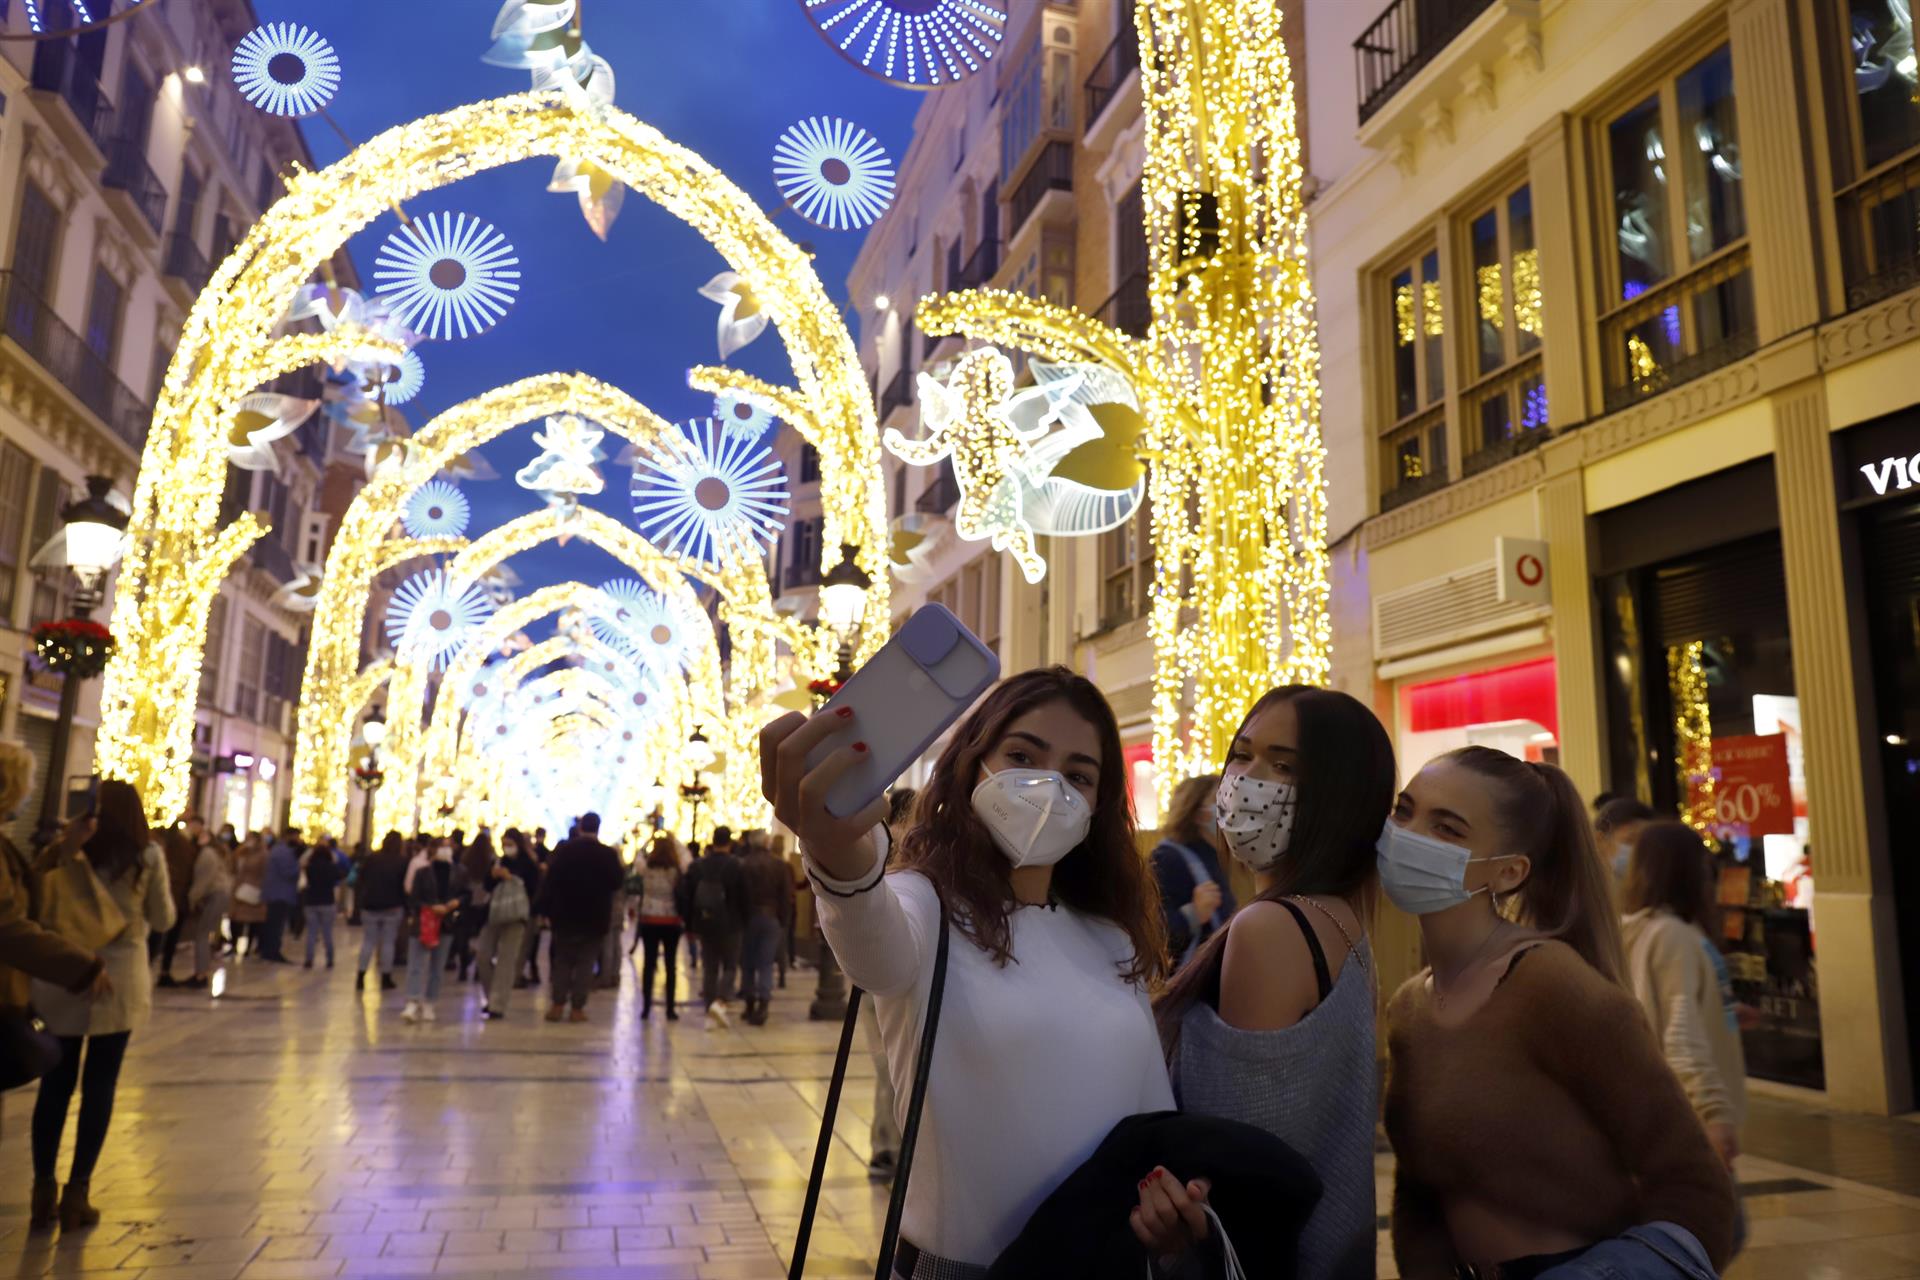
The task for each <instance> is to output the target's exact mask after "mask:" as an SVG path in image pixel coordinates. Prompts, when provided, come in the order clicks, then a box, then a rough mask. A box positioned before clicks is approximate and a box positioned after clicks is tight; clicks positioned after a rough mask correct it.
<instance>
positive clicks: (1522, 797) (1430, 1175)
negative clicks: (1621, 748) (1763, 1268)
mask: <svg viewBox="0 0 1920 1280" xmlns="http://www.w3.org/2000/svg"><path fill="white" fill-rule="evenodd" d="M1380 881H1381V887H1382V889H1384V890H1385V892H1386V895H1387V897H1388V898H1389V899H1390V900H1391V901H1392V902H1393V904H1394V905H1395V906H1397V907H1399V908H1400V909H1401V910H1403V911H1407V912H1410V913H1412V914H1414V915H1417V916H1419V917H1420V934H1421V938H1422V940H1423V941H1424V943H1425V948H1426V954H1427V958H1428V960H1429V962H1430V964H1431V967H1430V968H1429V969H1428V970H1426V971H1425V972H1423V973H1419V974H1416V975H1415V976H1414V977H1413V978H1411V979H1409V980H1408V981H1407V983H1406V984H1405V985H1404V986H1402V987H1401V988H1400V990H1399V991H1398V992H1397V993H1396V994H1395V995H1394V997H1393V999H1392V1000H1391V1001H1390V1002H1389V1004H1388V1007H1387V1026H1388V1037H1389V1039H1388V1043H1389V1049H1390V1063H1389V1068H1388V1084H1387V1106H1386V1120H1387V1133H1388V1136H1389V1137H1391V1138H1392V1140H1393V1148H1394V1152H1395V1155H1396V1156H1397V1157H1398V1162H1397V1171H1396V1174H1395V1182H1394V1198H1393V1249H1394V1255H1395V1257H1396V1258H1397V1259H1398V1261H1399V1264H1400V1274H1401V1275H1402V1276H1405V1277H1407V1280H1426V1278H1427V1277H1452V1276H1454V1275H1456V1274H1457V1273H1458V1271H1459V1269H1461V1268H1463V1267H1477V1268H1481V1269H1482V1270H1483V1271H1484V1272H1488V1273H1491V1274H1497V1275H1499V1276H1501V1277H1502V1278H1503V1280H1513V1278H1515V1277H1521V1278H1531V1277H1536V1276H1538V1277H1541V1278H1542V1280H1562V1278H1563V1277H1566V1278H1569V1280H1571V1278H1572V1277H1584V1276H1588V1275H1599V1274H1606V1275H1610V1276H1618V1277H1621V1278H1622V1280H1674V1278H1675V1277H1685V1278H1686V1280H1702V1278H1703V1277H1708V1276H1711V1275H1713V1274H1714V1272H1713V1268H1714V1267H1717V1266H1719V1265H1721V1264H1722V1263H1724V1262H1725V1260H1726V1258H1727V1255H1728V1252H1729V1248H1730V1242H1731V1237H1732V1230H1733V1216H1734V1195H1733V1184H1732V1182H1731V1180H1729V1179H1728V1177H1727V1175H1726V1170H1725V1169H1724V1167H1722V1165H1721V1163H1720V1161H1719V1159H1718V1157H1716V1156H1715V1155H1714V1152H1713V1148H1712V1147H1711V1146H1709V1145H1708V1142H1707V1135H1706V1133H1705V1132H1704V1131H1703V1130H1702V1129H1701V1127H1700V1123H1699V1121H1698V1120H1696V1119H1695V1118H1694V1116H1693V1111H1692V1108H1690V1107H1689V1106H1688V1104H1687V1098H1686V1095H1685V1094H1684V1093H1683V1092H1682V1091H1681V1088H1680V1084H1679V1081H1677V1080H1676V1079H1675V1078H1674V1075H1673V1072H1672V1071H1671V1070H1669V1069H1668V1067H1667V1064H1666V1062H1665V1061H1664V1060H1663V1059H1662V1058H1661V1056H1660V1050H1659V1046H1658V1045H1657V1044H1655V1042H1654V1038H1653V1036H1652V1034H1651V1032H1650V1031H1649V1030H1648V1028H1647V1022H1646V1015H1645V1014H1643V1013H1642V1012H1641V1010H1640V1006H1639V1005H1638V1004H1637V1003H1636V1002H1635V1001H1634V999H1633V997H1632V995H1630V994H1629V993H1628V992H1627V990H1626V989H1625V988H1624V987H1623V986H1622V985H1621V951H1620V934H1619V930H1618V927H1617V925H1616V924H1615V921H1614V916H1613V906H1612V901H1611V889H1610V886H1609V883H1608V882H1609V875H1608V872H1607V870H1606V868H1604V867H1603V866H1602V865H1601V862H1600V858H1599V855H1598V854H1597V853H1596V852H1595V850H1594V845H1593V835H1592V830H1591V828H1590V827H1589V826H1588V824H1587V820H1586V814H1585V811H1584V809H1583V806H1582V805H1581V802H1580V797H1579V794H1578V792H1576V791H1575V790H1574V786H1573V783H1572V782H1571V781H1570V780H1569V779H1568V778H1567V776H1566V774H1564V773H1562V772H1561V771H1560V770H1559V769H1556V768H1554V767H1553V766H1552V765H1546V764H1529V763H1527V762H1525V761H1522V760H1517V759H1515V758H1514V757H1512V756H1509V755H1507V754H1505V753H1504V752H1500V751H1494V750H1492V749H1490V748H1487V747H1463V748H1461V749H1459V750H1457V751H1451V752H1448V753H1447V754H1446V755H1443V756H1441V757H1439V758H1438V759H1436V760H1435V761H1433V762H1432V763H1431V764H1429V765H1428V766H1427V767H1426V768H1424V769H1422V770H1421V771H1420V773H1419V775H1418V776H1417V777H1415V778H1414V779H1413V780H1412V781H1411V782H1409V783H1408V784H1407V786H1406V789H1405V790H1403V791H1402V792H1401V793H1400V798H1399V801H1398V803H1397V804H1396V805H1395V807H1394V814H1393V821H1392V822H1391V823H1389V824H1388V826H1387V829H1386V830H1385V831H1384V832H1383V833H1382V834H1381V837H1380ZM1569 1264H1573V1265H1569Z"/></svg>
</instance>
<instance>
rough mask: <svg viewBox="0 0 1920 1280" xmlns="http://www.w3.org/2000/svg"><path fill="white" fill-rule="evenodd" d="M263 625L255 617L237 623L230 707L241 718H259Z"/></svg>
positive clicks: (264, 656)
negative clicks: (237, 660) (237, 648)
mask: <svg viewBox="0 0 1920 1280" xmlns="http://www.w3.org/2000/svg"><path fill="white" fill-rule="evenodd" d="M266 662H267V629H266V627H264V626H262V625H261V623H260V620H259V619H258V618H245V619H242V621H241V624H240V669H239V671H238V672H236V673H235V680H234V690H233V709H234V711H235V712H236V713H238V714H239V715H240V716H241V717H242V718H243V719H247V720H255V721H257V720H259V718H260V687H261V685H262V684H263V683H264V681H265V678H266Z"/></svg>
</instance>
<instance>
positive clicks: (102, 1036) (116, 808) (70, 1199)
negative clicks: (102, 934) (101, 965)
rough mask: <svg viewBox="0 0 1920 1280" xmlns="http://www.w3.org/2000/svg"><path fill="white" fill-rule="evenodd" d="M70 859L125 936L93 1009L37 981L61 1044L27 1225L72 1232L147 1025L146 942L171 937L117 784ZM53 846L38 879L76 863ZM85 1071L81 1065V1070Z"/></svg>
mask: <svg viewBox="0 0 1920 1280" xmlns="http://www.w3.org/2000/svg"><path fill="white" fill-rule="evenodd" d="M79 852H84V854H85V861H84V865H86V866H88V867H90V868H91V869H92V874H93V875H94V876H96V877H98V879H99V881H100V883H101V884H102V885H103V886H104V887H105V889H106V891H107V894H108V895H109V896H110V897H111V898H112V899H113V901H114V902H115V904H116V905H118V906H119V908H120V910H121V912H122V913H123V914H124V915H125V917H126V921H127V924H126V928H124V929H123V930H121V932H120V935H119V936H118V937H116V938H115V939H114V940H113V941H112V942H109V943H108V944H107V945H106V946H105V947H103V948H102V949H101V953H100V954H101V958H102V959H103V960H105V961H106V973H107V977H108V979H109V980H110V981H111V982H112V984H113V990H112V992H111V993H110V994H108V995H106V996H104V997H103V998H101V999H98V1000H95V999H91V998H90V997H88V996H85V995H75V994H74V993H73V991H72V990H70V989H69V988H68V987H66V986H64V985H61V984H57V983H50V982H42V981H38V980H36V981H35V982H34V983H33V987H32V991H33V1007H34V1008H35V1009H36V1010H38V1011H39V1014H40V1018H41V1020H42V1021H43V1022H45V1023H46V1025H47V1030H48V1031H50V1032H52V1033H53V1034H54V1035H55V1036H58V1037H59V1039H60V1063H59V1065H58V1066H56V1067H54V1068H53V1070H51V1071H49V1072H47V1074H46V1075H44V1076H42V1077H41V1078H40V1093H39V1096H38V1097H37V1098H35V1099H34V1104H33V1202H32V1206H31V1209H30V1217H29V1224H30V1225H31V1226H33V1227H38V1228H46V1227H49V1226H51V1225H53V1222H54V1219H55V1216H56V1212H57V1215H58V1219H59V1223H60V1226H61V1229H62V1230H65V1231H76V1230H80V1229H82V1228H85V1227H91V1226H93V1225H94V1224H96V1223H98V1222H99V1221H100V1211H99V1210H98V1209H96V1208H94V1207H93V1205H92V1203H91V1201H90V1200H89V1197H88V1192H89V1190H90V1186H91V1183H92V1181H93V1170H94V1167H95V1165H97V1164H98V1163H99V1160H100V1151H101V1148H103V1147H104V1146H105V1145H106V1141H107V1130H108V1127H109V1126H110V1125H111V1123H112V1121H113V1100H114V1094H115V1092H116V1091H117V1090H118V1088H119V1084H120V1064H121V1063H122V1062H123V1061H124V1060H125V1058H126V1055H127V1042H128V1040H130V1039H131V1038H132V1036H133V1033H134V1032H135V1031H138V1030H139V1029H140V1028H141V1027H143V1026H145V1025H146V1022H147V1017H148V1015H149V1014H150V1013H151V1012H152V1010H153V973H152V968H151V966H150V965H149V963H148V960H147V935H148V934H149V933H151V932H153V931H155V930H158V931H160V932H165V931H166V930H168V929H171V928H172V927H173V891H172V889H171V888H170V887H169V886H168V884H167V863H166V856H165V855H164V854H163V853H162V852H161V851H160V846H159V844H158V843H156V842H155V841H154V839H153V836H152V834H151V833H150V832H149V831H148V830H147V817H146V811H145V808H144V807H143V806H142V804H141V802H140V793H139V792H137V791H135V790H134V789H133V787H132V786H131V785H130V784H128V783H125V782H122V781H120V780H118V779H116V778H109V779H106V780H105V781H103V782H101V783H100V789H99V791H98V793H97V794H96V796H95V800H94V830H93V834H92V835H90V836H88V837H87V839H86V842H85V844H83V845H82V846H81V848H80V851H79ZM76 856H78V854H77V852H76V851H75V850H73V849H71V848H63V847H61V846H59V845H54V846H52V847H50V848H49V849H48V850H47V851H46V852H45V853H44V854H42V856H41V858H40V862H39V870H40V871H41V873H42V874H45V873H46V872H48V871H51V870H52V869H53V868H54V867H56V866H59V865H60V864H62V863H64V862H66V861H68V860H70V859H73V858H75V857H76ZM83 1063H84V1065H83ZM76 1084H77V1085H78V1086H79V1087H80V1118H79V1122H78V1125H77V1128H76V1131H75V1134H74V1144H73V1159H72V1162H71V1164H70V1165H69V1166H68V1169H67V1183H66V1186H65V1188H64V1189H61V1190H58V1193H57V1200H58V1204H57V1210H56V1188H57V1184H56V1182H55V1180H54V1174H55V1172H56V1169H55V1163H56V1161H57V1159H58V1157H59V1154H60V1138H61V1135H62V1134H63V1133H64V1132H65V1131H66V1127H67V1109H68V1105H69V1104H70V1103H71V1102H72V1100H73V1091H74V1086H75V1085H76Z"/></svg>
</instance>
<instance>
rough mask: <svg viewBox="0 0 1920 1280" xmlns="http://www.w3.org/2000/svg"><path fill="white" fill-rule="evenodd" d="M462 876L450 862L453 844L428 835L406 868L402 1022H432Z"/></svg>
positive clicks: (450, 940)
mask: <svg viewBox="0 0 1920 1280" xmlns="http://www.w3.org/2000/svg"><path fill="white" fill-rule="evenodd" d="M465 881H466V875H465V872H464V870H463V869H462V868H460V867H458V866H455V865H454V861H453V844H452V842H451V841H447V840H434V841H432V842H431V843H430V844H429V845H428V849H427V851H425V852H422V853H419V854H416V855H415V856H414V859H413V863H412V865H410V866H409V867H408V868H407V879H406V890H407V911H408V915H409V917H410V918H411V920H412V928H411V930H410V931H409V937H408V946H407V1003H406V1005H405V1006H404V1007H403V1008H402V1009H401V1010H400V1020H401V1021H402V1022H420V1021H422V1020H425V1021H427V1022H432V1021H434V1020H435V1019H436V1018H438V1016H439V1015H438V1014H436V1013H435V1012H434V1008H433V1002H434V1001H435V1000H438V999H439V998H440V973H441V970H443V969H444V968H445V967H446V963H447V952H448V951H449V950H450V949H451V948H452V946H453V915H454V913H455V912H456V911H458V910H459V904H460V895H461V894H462V892H464V891H465V889H466V883H465Z"/></svg>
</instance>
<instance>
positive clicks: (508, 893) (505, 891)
mask: <svg viewBox="0 0 1920 1280" xmlns="http://www.w3.org/2000/svg"><path fill="white" fill-rule="evenodd" d="M487 903H488V909H487V919H488V921H489V922H491V923H493V924H523V923H525V921H526V919H527V917H528V916H530V915H532V914H533V904H532V903H531V902H529V901H528V900H527V886H526V883H525V882H524V881H522V880H521V879H520V877H519V876H508V877H507V878H506V879H505V880H502V881H501V882H500V883H499V884H498V885H496V886H494V890H493V896H492V897H491V898H489V899H488V900H487Z"/></svg>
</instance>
